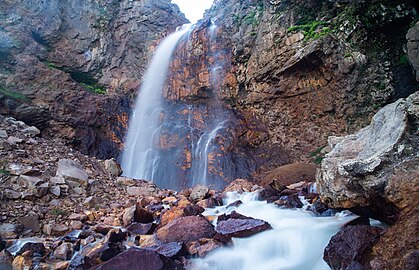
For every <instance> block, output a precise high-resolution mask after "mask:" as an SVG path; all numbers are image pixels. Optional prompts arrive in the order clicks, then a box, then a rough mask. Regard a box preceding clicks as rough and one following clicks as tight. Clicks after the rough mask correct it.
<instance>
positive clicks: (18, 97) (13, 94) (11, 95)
mask: <svg viewBox="0 0 419 270" xmlns="http://www.w3.org/2000/svg"><path fill="white" fill-rule="evenodd" d="M0 95H3V96H6V97H8V98H11V99H14V100H19V101H23V102H31V99H30V98H29V97H27V96H25V95H24V94H22V93H18V92H13V91H9V90H7V89H5V88H4V87H1V86H0Z"/></svg>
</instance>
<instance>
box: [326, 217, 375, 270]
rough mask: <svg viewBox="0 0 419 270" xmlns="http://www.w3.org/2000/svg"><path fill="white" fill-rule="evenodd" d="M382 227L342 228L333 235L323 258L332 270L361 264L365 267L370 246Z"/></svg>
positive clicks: (359, 226) (358, 226) (367, 262)
mask: <svg viewBox="0 0 419 270" xmlns="http://www.w3.org/2000/svg"><path fill="white" fill-rule="evenodd" d="M381 231H382V229H380V228H377V227H371V226H367V225H355V226H347V227H344V228H342V229H341V230H340V231H339V232H338V233H337V234H336V235H334V236H333V237H332V238H331V239H330V241H329V244H328V245H327V246H326V248H325V250H324V256H323V259H324V260H325V262H326V263H327V264H328V265H329V266H330V268H332V270H339V269H352V268H348V267H349V266H350V265H352V266H354V265H357V264H359V265H361V266H362V267H363V268H360V269H367V267H368V266H369V258H370V257H371V250H372V246H373V245H374V244H375V243H376V242H377V241H378V239H379V237H380V233H381Z"/></svg>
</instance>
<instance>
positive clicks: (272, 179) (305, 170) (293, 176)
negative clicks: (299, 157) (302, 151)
mask: <svg viewBox="0 0 419 270" xmlns="http://www.w3.org/2000/svg"><path fill="white" fill-rule="evenodd" d="M316 170H317V168H316V166H314V165H312V164H306V163H301V162H300V163H293V164H288V165H284V166H281V167H279V168H277V169H275V170H272V171H269V172H267V173H266V174H265V176H263V177H262V179H261V181H260V184H261V185H262V186H263V187H271V188H273V189H275V190H278V191H280V192H281V191H282V189H283V188H284V187H286V186H289V185H291V184H295V183H298V182H301V181H307V182H310V181H311V182H312V181H314V180H315V179H316Z"/></svg>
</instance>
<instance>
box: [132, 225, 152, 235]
mask: <svg viewBox="0 0 419 270" xmlns="http://www.w3.org/2000/svg"><path fill="white" fill-rule="evenodd" d="M155 229H156V224H155V223H136V222H134V223H131V224H130V225H129V226H128V227H127V230H128V231H129V232H131V233H132V234H139V235H143V234H153V233H154V231H155Z"/></svg>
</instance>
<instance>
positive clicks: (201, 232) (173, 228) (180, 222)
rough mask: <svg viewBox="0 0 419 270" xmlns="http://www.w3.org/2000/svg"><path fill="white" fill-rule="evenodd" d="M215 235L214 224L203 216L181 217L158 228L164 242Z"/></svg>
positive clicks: (159, 236)
mask: <svg viewBox="0 0 419 270" xmlns="http://www.w3.org/2000/svg"><path fill="white" fill-rule="evenodd" d="M214 235H215V231H214V228H213V226H212V225H211V224H210V223H209V222H208V221H207V220H206V219H205V218H203V217H201V216H188V217H179V218H177V219H175V220H173V221H171V222H170V223H168V224H167V225H166V226H164V227H162V228H160V229H158V230H157V237H158V238H159V239H160V240H161V241H163V242H164V243H169V242H184V243H185V242H189V241H195V240H199V239H200V238H212V237H213V236H214Z"/></svg>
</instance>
